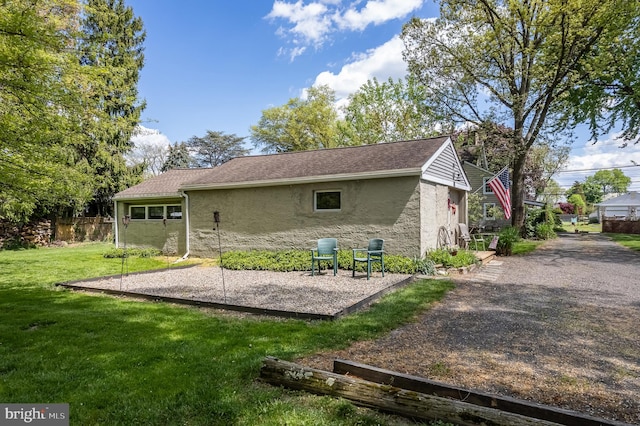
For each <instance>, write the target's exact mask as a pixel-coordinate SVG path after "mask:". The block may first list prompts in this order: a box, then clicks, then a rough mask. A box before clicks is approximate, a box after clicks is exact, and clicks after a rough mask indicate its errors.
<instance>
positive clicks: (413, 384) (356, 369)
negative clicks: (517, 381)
mask: <svg viewBox="0 0 640 426" xmlns="http://www.w3.org/2000/svg"><path fill="white" fill-rule="evenodd" d="M333 372H334V373H336V374H345V375H349V376H352V377H353V376H355V377H358V378H360V379H363V380H367V381H371V382H374V383H379V384H382V385H385V384H386V385H393V386H397V387H399V388H402V389H407V390H410V391H415V392H420V393H425V394H429V395H436V396H440V397H446V398H451V399H455V400H459V401H464V402H468V403H470V404H474V405H477V406H482V407H490V408H496V409H498V410H502V411H508V412H511V413H516V414H521V415H524V416H527V417H533V418H537V419H541V420H546V421H550V422H554V423H557V424H561V425H566V426H629V425H628V424H627V423H622V422H617V421H615V420H607V419H601V418H597V417H592V416H588V415H585V414H581V413H577V412H575V411H571V410H565V409H562V408H557V407H551V406H548V405H542V404H534V403H531V402H528V401H523V400H519V399H515V398H510V397H507V396H498V395H492V394H488V393H483V392H477V391H472V390H468V389H462V388H458V387H454V386H449V385H447V384H444V383H440V382H435V381H432V380H428V379H423V378H420V377H416V376H410V375H407V374H401V373H396V372H394V371H389V370H384V369H382V368H377V367H372V366H369V365H366V364H360V363H357V362H352V361H345V360H340V359H336V360H334V362H333Z"/></svg>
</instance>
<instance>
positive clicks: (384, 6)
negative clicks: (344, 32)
mask: <svg viewBox="0 0 640 426" xmlns="http://www.w3.org/2000/svg"><path fill="white" fill-rule="evenodd" d="M423 3H424V1H423V0H370V1H368V2H367V4H366V5H365V6H364V7H363V8H362V9H360V10H357V9H356V8H355V7H354V6H355V5H354V6H352V7H351V8H350V9H348V10H347V11H345V12H344V13H342V15H340V14H337V15H335V22H336V24H337V25H338V27H339V28H340V29H348V30H356V31H362V30H364V29H365V28H367V27H368V26H369V25H379V24H382V23H384V22H387V21H391V20H393V19H398V18H404V17H405V16H407V15H409V14H410V13H411V12H413V11H414V10H417V9H419V8H420V7H421V6H422V4H423Z"/></svg>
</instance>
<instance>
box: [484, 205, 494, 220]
mask: <svg viewBox="0 0 640 426" xmlns="http://www.w3.org/2000/svg"><path fill="white" fill-rule="evenodd" d="M495 206H496V203H484V204H483V205H482V216H483V217H484V220H496V218H495V217H494V216H492V217H489V216H487V212H488V211H489V210H490V209H492V208H494V207H495Z"/></svg>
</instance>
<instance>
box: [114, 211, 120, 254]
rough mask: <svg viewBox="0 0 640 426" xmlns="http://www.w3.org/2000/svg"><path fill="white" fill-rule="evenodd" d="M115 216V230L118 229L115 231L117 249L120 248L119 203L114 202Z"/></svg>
mask: <svg viewBox="0 0 640 426" xmlns="http://www.w3.org/2000/svg"><path fill="white" fill-rule="evenodd" d="M113 215H114V216H115V220H114V223H115V228H116V229H115V231H114V232H115V234H116V235H115V239H116V248H118V242H119V239H118V202H117V201H114V202H113Z"/></svg>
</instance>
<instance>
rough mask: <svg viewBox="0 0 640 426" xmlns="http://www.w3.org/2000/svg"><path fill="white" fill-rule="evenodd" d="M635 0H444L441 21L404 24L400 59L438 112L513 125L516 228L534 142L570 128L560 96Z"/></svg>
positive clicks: (625, 20) (631, 11) (580, 79)
mask: <svg viewBox="0 0 640 426" xmlns="http://www.w3.org/2000/svg"><path fill="white" fill-rule="evenodd" d="M633 3H635V2H624V1H617V0H545V1H543V0H511V1H506V0H480V1H475V2H468V1H466V0H442V1H441V7H440V15H441V16H440V17H439V18H438V19H436V20H435V21H431V20H420V19H417V18H414V19H412V20H411V21H410V22H409V23H407V24H406V25H405V26H404V28H403V32H402V39H403V41H404V43H405V50H404V52H403V55H404V58H405V60H406V61H407V63H408V65H409V71H410V73H411V75H412V76H414V77H415V78H416V79H417V81H419V82H420V83H421V84H422V85H423V86H424V87H426V88H427V89H428V90H427V96H428V99H429V102H430V104H431V105H432V106H433V107H434V108H435V110H436V113H438V114H439V115H442V116H444V117H451V119H453V120H455V121H459V122H470V123H476V124H480V123H483V122H487V121H495V122H497V123H500V124H503V123H506V122H510V123H511V125H510V127H511V128H512V129H513V133H512V137H511V141H510V146H511V149H512V151H513V153H514V159H513V162H512V164H511V167H512V174H511V176H512V179H513V184H512V187H511V190H512V193H511V196H512V205H513V209H514V212H513V215H512V223H513V225H514V226H516V227H518V228H520V229H522V226H523V224H524V219H525V210H524V197H525V167H526V163H527V159H528V157H529V154H530V152H531V149H532V147H533V146H534V144H535V143H536V141H537V140H538V138H539V137H540V136H541V135H544V134H545V132H550V131H554V132H556V133H557V132H559V131H562V130H563V129H565V128H566V126H567V124H568V121H567V110H566V102H565V98H566V97H567V96H568V95H569V93H570V91H571V90H573V89H575V88H576V87H580V85H581V84H586V83H587V82H588V81H590V80H591V79H592V78H593V77H594V76H593V75H592V74H588V73H585V72H584V70H583V67H584V66H585V64H586V61H587V60H593V58H595V57H598V52H601V51H602V48H603V47H604V46H608V45H610V42H611V40H612V39H613V38H615V37H616V36H617V35H620V34H623V33H624V31H625V29H626V28H628V27H629V26H630V20H631V19H633V17H637V13H636V9H637V6H636V5H634V4H633ZM612 59H614V60H615V59H617V58H612ZM483 105H487V107H484V106H483ZM563 108H564V109H563Z"/></svg>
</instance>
